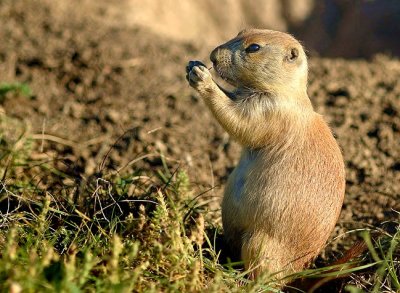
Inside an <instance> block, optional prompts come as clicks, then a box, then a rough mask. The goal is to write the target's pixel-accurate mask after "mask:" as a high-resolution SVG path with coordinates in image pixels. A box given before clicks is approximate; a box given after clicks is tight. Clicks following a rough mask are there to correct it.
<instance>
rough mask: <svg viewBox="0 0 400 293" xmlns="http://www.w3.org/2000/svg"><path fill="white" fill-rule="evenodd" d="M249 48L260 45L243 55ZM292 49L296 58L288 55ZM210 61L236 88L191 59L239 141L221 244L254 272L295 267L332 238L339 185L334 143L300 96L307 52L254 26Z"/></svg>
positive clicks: (280, 272) (193, 73)
mask: <svg viewBox="0 0 400 293" xmlns="http://www.w3.org/2000/svg"><path fill="white" fill-rule="evenodd" d="M250 44H258V45H260V47H261V48H260V50H259V51H257V52H253V53H246V51H245V49H246V48H247V47H248V46H249V45H250ZM293 49H296V50H297V52H298V57H297V58H295V59H294V60H292V61H289V60H288V56H289V57H290V56H291V55H290V54H291V52H293V51H292V50H293ZM210 58H211V60H212V61H213V64H214V68H215V70H216V72H217V73H218V74H219V75H220V76H221V77H222V78H224V79H225V80H226V81H228V82H229V83H231V84H232V85H234V86H236V88H237V89H236V90H235V91H234V92H233V93H228V92H226V91H225V90H223V89H222V88H220V87H219V86H218V85H217V84H216V83H215V82H214V81H213V79H212V77H211V74H210V72H209V71H208V70H207V68H205V67H204V66H202V65H199V64H194V63H193V62H192V63H189V66H188V68H187V72H188V76H187V77H188V80H189V83H190V84H191V85H192V86H193V87H194V88H195V89H196V90H197V91H198V92H199V93H200V95H201V96H202V97H203V99H204V101H205V102H206V104H207V105H208V107H209V108H210V110H211V111H212V113H213V114H214V116H215V118H216V119H217V120H218V121H219V123H220V124H221V125H222V127H224V129H225V130H226V131H227V132H228V133H229V134H230V135H231V136H232V137H233V138H234V139H236V140H237V141H238V142H240V143H241V144H242V145H243V147H244V148H243V153H242V156H241V158H240V161H239V164H238V166H237V167H236V168H235V170H234V171H233V173H232V174H231V175H230V177H229V180H228V183H227V186H226V190H225V194H224V198H223V202H222V220H223V226H224V234H225V236H226V239H227V242H228V243H229V244H230V245H231V246H232V248H233V249H234V251H237V252H239V253H240V254H241V256H242V258H243V260H244V262H245V265H246V268H248V269H253V274H254V276H257V275H259V274H260V273H261V272H268V273H271V274H272V273H277V275H276V276H277V277H283V276H286V275H287V274H290V273H293V272H296V271H299V270H302V269H303V268H304V267H305V266H307V264H309V263H310V261H312V260H313V258H315V256H316V255H317V254H318V253H319V251H320V250H321V248H323V246H324V245H325V243H326V241H327V239H328V237H329V235H330V234H331V232H332V230H333V228H334V226H335V224H336V221H337V218H338V216H339V213H340V210H341V206H342V203H343V197H344V189H345V175H344V164H343V158H342V155H341V152H340V149H339V147H338V144H337V143H336V141H335V139H334V137H333V136H332V134H331V131H330V129H329V127H328V126H327V124H326V123H325V122H324V120H323V118H322V117H321V116H320V115H319V114H317V113H315V112H314V110H313V108H312V105H311V102H310V100H309V98H308V96H307V70H308V69H307V58H306V55H305V53H304V50H303V48H302V46H301V45H300V43H299V42H298V41H297V40H296V39H294V38H293V37H292V36H290V35H288V34H285V33H281V32H275V31H270V30H255V29H252V30H245V31H243V32H241V33H239V35H238V36H237V37H236V38H234V39H232V40H230V41H229V42H227V43H225V44H223V45H221V46H219V47H217V48H216V49H215V50H214V51H213V52H212V53H211V56H210Z"/></svg>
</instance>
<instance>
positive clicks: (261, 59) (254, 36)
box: [210, 29, 308, 95]
mask: <svg viewBox="0 0 400 293" xmlns="http://www.w3.org/2000/svg"><path fill="white" fill-rule="evenodd" d="M210 59H211V61H212V62H213V65H214V69H215V70H216V72H217V73H218V75H220V77H221V78H223V79H224V80H226V81H227V82H228V83H230V84H232V85H234V86H236V87H237V88H240V89H246V90H250V91H254V92H265V93H271V94H275V95H280V94H285V93H293V92H294V91H295V92H297V91H298V92H301V93H305V92H306V89H307V71H308V69H307V57H306V54H305V53H304V50H303V47H302V46H301V44H300V43H299V42H298V41H297V40H296V39H295V38H294V37H292V36H291V35H289V34H286V33H282V32H277V31H271V30H260V29H248V30H244V31H241V32H240V33H239V34H238V35H237V36H236V37H235V38H234V39H232V40H230V41H228V42H227V43H225V44H222V45H220V46H219V47H217V48H215V49H214V50H213V51H212V52H211V55H210Z"/></svg>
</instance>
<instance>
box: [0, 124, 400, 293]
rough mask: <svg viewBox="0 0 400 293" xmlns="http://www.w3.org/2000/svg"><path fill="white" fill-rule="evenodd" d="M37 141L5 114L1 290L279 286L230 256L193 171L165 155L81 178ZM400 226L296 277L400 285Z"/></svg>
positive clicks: (362, 288) (0, 138)
mask: <svg viewBox="0 0 400 293" xmlns="http://www.w3.org/2000/svg"><path fill="white" fill-rule="evenodd" d="M37 149H38V147H37V146H36V145H35V143H34V142H33V141H32V139H30V136H29V133H27V131H26V130H25V127H24V126H23V125H21V124H20V123H19V122H18V121H15V120H12V119H10V118H7V117H0V158H1V160H0V180H1V181H0V212H1V213H0V291H1V292H20V291H21V290H22V292H132V291H133V292H178V291H181V292H198V291H205V292H267V291H270V290H271V291H272V290H274V291H275V292H279V290H278V289H273V288H274V287H276V286H275V284H274V282H273V281H272V280H271V278H270V277H268V276H263V277H260V278H259V279H258V280H257V281H249V280H248V279H247V278H246V272H243V271H242V270H235V269H233V268H232V266H231V265H226V264H224V263H221V260H220V259H219V255H220V252H219V251H217V250H216V249H215V242H216V239H215V237H214V235H219V232H218V231H219V230H220V227H214V226H213V224H212V223H211V222H210V221H208V220H207V217H205V215H206V210H205V209H204V205H202V203H201V202H199V201H198V199H197V197H196V195H195V194H193V193H192V191H191V186H190V183H189V182H190V178H188V176H187V175H186V173H185V172H183V171H181V170H170V169H169V167H168V166H167V163H166V162H165V161H163V162H164V164H163V165H164V166H163V167H160V168H159V169H157V170H154V171H153V172H151V173H149V172H144V171H140V170H137V171H135V172H134V173H126V174H119V175H111V173H109V174H106V173H105V172H103V174H98V175H97V176H95V177H92V178H90V179H87V180H86V181H80V182H77V181H76V180H75V178H73V177H70V176H69V175H67V174H65V172H62V171H60V170H56V169H55V167H54V165H53V164H52V162H49V161H48V160H44V159H40V158H39V159H38V158H36V159H35V158H34V157H35V156H32V154H33V153H35V152H37ZM74 180H75V181H74ZM71 182H72V183H71ZM206 231H211V232H212V233H206ZM399 233H400V232H399V231H397V233H395V234H394V235H389V234H387V235H385V236H383V237H381V238H379V239H378V240H375V241H374V240H371V238H370V237H369V234H366V235H365V236H364V237H365V240H366V243H367V244H368V247H369V250H370V255H371V257H370V259H369V260H367V261H364V262H362V263H357V264H353V265H350V264H347V266H341V267H340V269H341V271H337V270H336V271H332V267H328V268H320V269H313V270H306V271H304V272H302V273H299V274H296V275H295V276H292V277H293V278H303V277H307V278H309V279H313V278H316V277H325V278H330V277H332V276H334V277H336V276H338V275H339V276H340V275H342V276H343V275H346V276H347V275H349V274H350V275H351V276H352V280H353V281H352V283H353V285H348V286H347V289H346V290H347V291H348V292H368V291H373V292H382V288H384V289H385V290H386V292H396V290H400V284H399V277H398V274H399V254H400V251H399V242H400V234H399ZM296 292H301V291H299V290H298V291H296Z"/></svg>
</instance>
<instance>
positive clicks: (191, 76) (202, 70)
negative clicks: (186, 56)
mask: <svg viewBox="0 0 400 293" xmlns="http://www.w3.org/2000/svg"><path fill="white" fill-rule="evenodd" d="M186 79H187V80H188V82H189V84H190V86H191V87H193V88H194V89H196V90H201V89H202V88H206V87H208V86H211V85H212V84H213V83H214V82H213V80H212V76H211V73H210V71H209V70H208V69H207V67H206V66H205V65H204V64H203V63H201V62H200V61H189V63H188V65H187V66H186Z"/></svg>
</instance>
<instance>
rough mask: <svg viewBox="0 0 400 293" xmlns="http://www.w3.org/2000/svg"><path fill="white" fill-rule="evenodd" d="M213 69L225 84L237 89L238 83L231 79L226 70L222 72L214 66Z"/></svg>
mask: <svg viewBox="0 0 400 293" xmlns="http://www.w3.org/2000/svg"><path fill="white" fill-rule="evenodd" d="M211 68H212V69H214V72H215V74H216V75H217V77H219V78H220V79H222V80H223V81H224V82H225V83H227V84H229V85H230V86H233V87H237V82H236V81H235V80H234V79H232V78H231V77H229V76H228V75H227V74H226V73H225V70H221V68H220V67H219V66H218V65H215V66H212V67H211Z"/></svg>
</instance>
